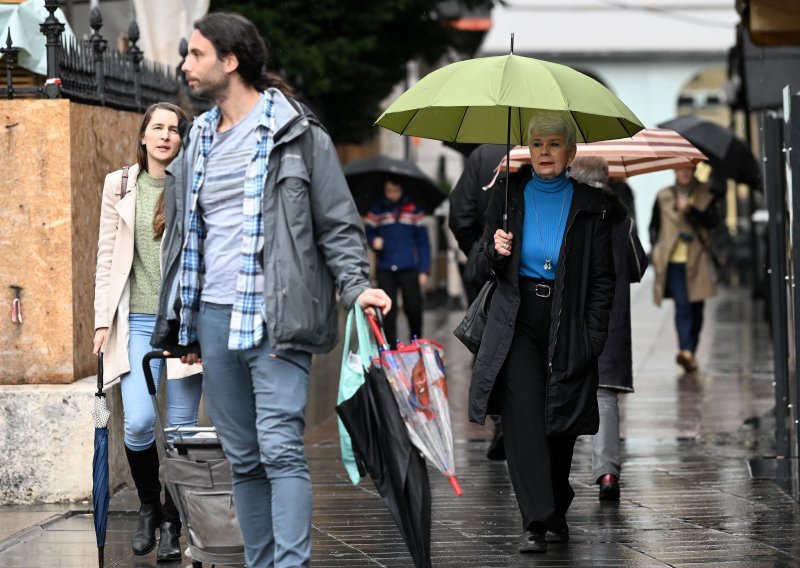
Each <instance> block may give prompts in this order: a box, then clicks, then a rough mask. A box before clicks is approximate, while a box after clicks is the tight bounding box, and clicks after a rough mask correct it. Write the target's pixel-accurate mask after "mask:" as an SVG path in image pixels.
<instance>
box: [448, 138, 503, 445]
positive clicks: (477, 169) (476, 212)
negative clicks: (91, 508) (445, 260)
mask: <svg viewBox="0 0 800 568" xmlns="http://www.w3.org/2000/svg"><path fill="white" fill-rule="evenodd" d="M505 153H506V147H505V146H504V145H502V144H481V145H480V146H478V147H477V148H476V149H475V150H473V151H472V153H471V154H470V155H469V158H467V163H466V165H465V166H464V171H463V172H462V174H461V177H460V178H458V182H456V186H455V187H454V188H453V192H452V193H451V194H450V217H449V219H448V225H449V226H450V230H451V231H453V234H454V235H455V237H456V240H457V241H458V248H460V249H461V251H462V252H463V253H464V254H465V255H466V256H467V262H466V264H463V265H461V266H460V267H459V268H460V271H461V280H462V282H463V283H464V290H465V291H466V293H467V302H468V303H469V304H472V302H473V301H475V298H476V297H477V295H478V292H479V291H480V289H481V286H483V283H484V282H486V280H488V279H489V277H490V276H491V274H490V273H489V271H488V267H487V266H486V264H485V263H483V262H476V260H477V259H479V258H481V256H482V255H480V254H479V244H480V240H481V235H482V234H483V226H484V224H485V212H486V206H487V205H488V204H489V196H490V195H491V192H492V190H484V189H483V186H484V185H486V184H487V183H489V181H491V179H492V177H493V176H494V170H495V168H496V167H497V165H498V164H499V163H500V160H501V159H502V158H503V156H505ZM492 420H494V423H495V429H494V437H493V438H492V442H491V444H490V445H489V449H488V451H487V452H486V457H487V458H489V459H490V460H504V459H505V457H506V456H505V450H504V449H503V430H502V426H501V424H500V417H499V416H492Z"/></svg>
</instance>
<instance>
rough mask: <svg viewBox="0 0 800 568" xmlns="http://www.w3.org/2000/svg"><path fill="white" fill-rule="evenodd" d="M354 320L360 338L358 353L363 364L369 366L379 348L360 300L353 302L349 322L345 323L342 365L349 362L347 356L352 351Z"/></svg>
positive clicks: (348, 314)
mask: <svg viewBox="0 0 800 568" xmlns="http://www.w3.org/2000/svg"><path fill="white" fill-rule="evenodd" d="M353 320H355V323H356V337H357V338H358V355H359V357H360V358H361V365H362V366H363V367H365V368H366V367H369V364H370V360H371V359H372V358H373V357H377V356H378V348H377V346H376V345H375V344H374V343H373V342H372V340H371V336H370V334H369V328H368V327H367V318H366V316H364V312H363V310H362V309H361V306H359V305H358V302H356V303H354V304H353V307H352V308H350V311H349V312H348V313H347V323H345V332H344V345H343V347H342V366H344V365H345V364H346V363H347V356H348V354H349V352H350V339H351V332H352V328H353Z"/></svg>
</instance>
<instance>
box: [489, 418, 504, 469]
mask: <svg viewBox="0 0 800 568" xmlns="http://www.w3.org/2000/svg"><path fill="white" fill-rule="evenodd" d="M486 458H487V459H490V460H492V461H503V460H505V459H506V447H505V446H504V445H503V424H502V423H501V422H498V423H496V424H495V425H494V436H492V441H491V443H490V444H489V449H488V450H486Z"/></svg>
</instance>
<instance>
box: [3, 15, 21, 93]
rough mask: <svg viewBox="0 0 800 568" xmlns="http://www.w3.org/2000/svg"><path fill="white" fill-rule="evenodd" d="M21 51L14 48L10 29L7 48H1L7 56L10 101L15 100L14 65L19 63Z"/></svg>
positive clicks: (7, 84)
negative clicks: (18, 56) (18, 57)
mask: <svg viewBox="0 0 800 568" xmlns="http://www.w3.org/2000/svg"><path fill="white" fill-rule="evenodd" d="M20 51H21V49H20V48H19V47H14V44H13V43H12V42H11V28H9V29H8V37H7V38H6V46H5V47H2V48H0V53H2V54H3V55H5V56H6V96H7V97H8V98H9V99H13V98H14V76H13V71H14V65H15V64H16V63H17V54H18V53H19V52H20Z"/></svg>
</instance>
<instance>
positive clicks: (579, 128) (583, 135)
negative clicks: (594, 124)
mask: <svg viewBox="0 0 800 568" xmlns="http://www.w3.org/2000/svg"><path fill="white" fill-rule="evenodd" d="M569 115H570V116H571V117H572V120H574V121H575V126H577V127H578V131H579V132H580V133H581V137H582V138H583V141H584V142H589V139H588V138H587V137H586V133H585V132H584V131H583V128H581V125H580V124H578V119H577V118H575V113H574V112H573V111H569ZM626 132H627V131H626Z"/></svg>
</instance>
